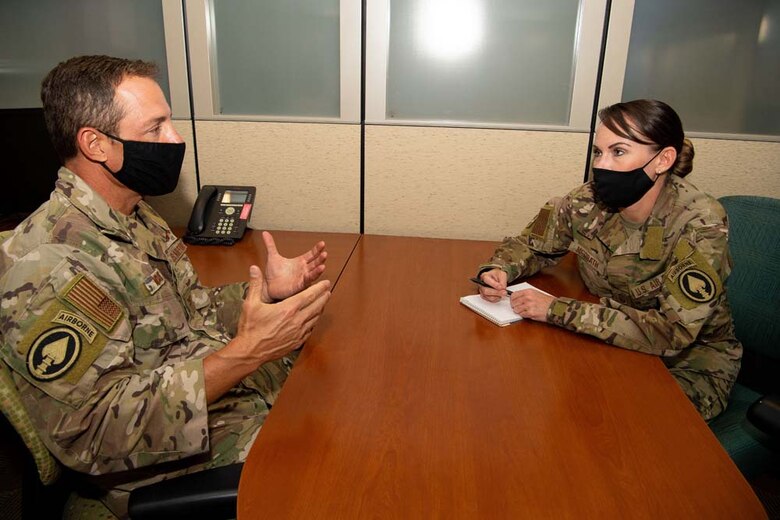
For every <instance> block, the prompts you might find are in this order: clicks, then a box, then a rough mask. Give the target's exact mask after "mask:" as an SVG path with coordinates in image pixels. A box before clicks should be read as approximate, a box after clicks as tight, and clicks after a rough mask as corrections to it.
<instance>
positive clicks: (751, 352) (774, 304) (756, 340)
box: [720, 195, 780, 393]
mask: <svg viewBox="0 0 780 520" xmlns="http://www.w3.org/2000/svg"><path fill="white" fill-rule="evenodd" d="M720 202H721V204H723V207H724V208H725V209H726V213H727V214H728V218H729V249H730V251H731V256H732V258H733V260H734V270H733V271H732V273H731V276H730V277H729V279H728V280H727V282H726V285H727V288H728V297H729V302H730V303H731V310H732V317H733V319H734V330H735V333H736V335H737V338H738V339H739V340H740V341H741V342H742V346H743V347H744V350H745V354H744V358H743V368H742V372H743V375H742V377H741V380H742V382H743V384H746V385H747V386H750V387H753V388H754V389H755V390H757V391H759V392H763V393H767V392H776V391H778V390H780V383H779V382H780V377H778V376H780V373H778V372H777V370H778V369H780V200H778V199H772V198H769V197H757V196H748V195H734V196H728V197H722V198H721V199H720ZM767 386H771V387H772V388H767Z"/></svg>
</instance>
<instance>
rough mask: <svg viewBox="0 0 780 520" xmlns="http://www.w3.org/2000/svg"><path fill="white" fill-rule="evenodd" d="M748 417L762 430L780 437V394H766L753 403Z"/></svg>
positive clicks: (777, 437) (772, 435)
mask: <svg viewBox="0 0 780 520" xmlns="http://www.w3.org/2000/svg"><path fill="white" fill-rule="evenodd" d="M747 418H748V421H750V423H751V424H752V425H753V426H755V427H756V428H758V429H759V430H761V431H762V432H764V433H766V434H768V435H770V436H771V437H774V438H776V439H780V395H765V396H764V397H762V398H761V399H759V400H758V401H756V402H755V403H753V404H751V405H750V408H749V409H748V412H747Z"/></svg>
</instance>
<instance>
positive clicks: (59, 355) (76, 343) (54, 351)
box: [17, 301, 108, 384]
mask: <svg viewBox="0 0 780 520" xmlns="http://www.w3.org/2000/svg"><path fill="white" fill-rule="evenodd" d="M107 341H108V338H107V337H106V336H105V335H104V334H102V333H101V332H100V331H98V330H97V329H96V328H95V327H94V326H92V324H91V323H89V322H88V321H87V319H86V318H83V317H81V316H78V315H77V314H74V313H72V312H70V311H69V310H68V309H67V308H65V306H64V305H63V304H62V303H61V302H59V301H55V302H54V303H53V304H52V305H51V306H49V308H48V309H46V311H45V312H44V313H43V315H42V316H41V317H40V318H38V319H37V320H36V321H35V323H34V324H33V326H32V327H31V328H30V329H29V330H28V331H27V334H26V335H25V336H24V338H22V340H21V341H20V342H19V343H18V346H17V351H18V352H19V353H20V354H21V355H23V356H25V357H26V359H27V370H28V371H29V373H30V376H32V377H33V379H36V380H38V381H53V380H56V379H60V378H62V377H64V378H65V380H66V381H68V382H69V383H72V384H75V383H77V382H78V380H79V379H81V376H83V375H84V372H86V370H87V369H88V368H89V367H90V366H91V365H92V363H93V362H94V361H95V359H97V357H98V356H99V355H100V353H101V352H103V348H104V347H105V345H106V342H107Z"/></svg>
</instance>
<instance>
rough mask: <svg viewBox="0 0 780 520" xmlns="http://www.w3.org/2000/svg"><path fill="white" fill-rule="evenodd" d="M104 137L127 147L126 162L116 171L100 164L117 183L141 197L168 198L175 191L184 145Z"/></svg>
mask: <svg viewBox="0 0 780 520" xmlns="http://www.w3.org/2000/svg"><path fill="white" fill-rule="evenodd" d="M103 133H104V134H105V135H107V136H108V137H110V138H111V139H114V140H115V141H119V142H120V143H122V146H123V147H124V162H123V163H122V167H121V168H120V169H119V170H117V171H115V172H114V171H111V169H110V168H109V167H108V166H107V165H106V163H104V162H103V163H100V164H101V165H103V168H105V169H106V170H108V171H109V172H110V173H111V174H112V175H113V176H114V177H116V179H117V180H118V181H119V182H121V183H122V184H124V185H125V186H127V187H128V188H130V189H131V190H133V191H134V192H136V193H140V194H141V195H165V194H166V193H171V192H172V191H173V190H175V189H176V185H177V184H178V183H179V174H180V173H181V165H182V162H183V161H184V149H185V144H184V143H147V142H144V141H126V140H124V139H120V138H119V137H116V136H114V135H111V134H109V133H108V132H103Z"/></svg>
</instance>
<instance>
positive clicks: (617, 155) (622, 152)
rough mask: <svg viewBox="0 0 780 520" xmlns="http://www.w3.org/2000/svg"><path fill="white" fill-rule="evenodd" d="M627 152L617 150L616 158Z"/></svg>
mask: <svg viewBox="0 0 780 520" xmlns="http://www.w3.org/2000/svg"><path fill="white" fill-rule="evenodd" d="M625 153H626V152H625V151H624V150H621V149H620V148H615V156H616V157H620V156H621V155H623V154H625Z"/></svg>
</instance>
